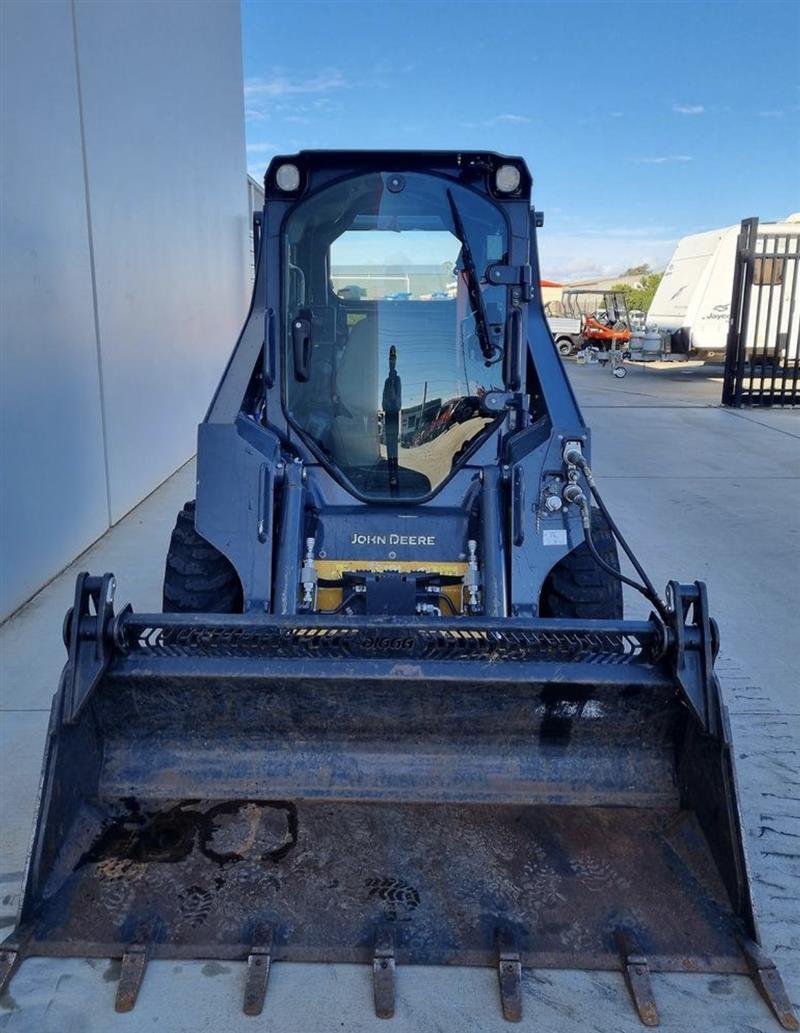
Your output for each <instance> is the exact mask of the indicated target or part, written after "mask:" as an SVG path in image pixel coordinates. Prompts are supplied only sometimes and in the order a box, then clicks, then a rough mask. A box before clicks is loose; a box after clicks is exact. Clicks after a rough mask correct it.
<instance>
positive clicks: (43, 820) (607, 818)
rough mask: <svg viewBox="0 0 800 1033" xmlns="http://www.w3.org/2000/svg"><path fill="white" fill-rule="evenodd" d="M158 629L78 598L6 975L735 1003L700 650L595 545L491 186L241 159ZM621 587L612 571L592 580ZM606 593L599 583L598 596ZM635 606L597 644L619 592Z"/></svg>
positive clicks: (581, 433) (92, 595) (523, 193)
mask: <svg viewBox="0 0 800 1033" xmlns="http://www.w3.org/2000/svg"><path fill="white" fill-rule="evenodd" d="M265 188H266V203H265V206H264V209H263V212H261V213H258V215H257V217H256V220H255V228H256V234H255V237H256V247H257V261H256V282H255V288H254V291H253V301H252V307H251V309H250V313H249V315H248V317H247V321H246V324H245V327H244V330H243V331H242V334H241V337H240V338H239V341H238V344H237V345H236V348H235V350H234V352H233V355H232V357H231V359H230V362H229V363H228V366H227V369H226V370H225V373H224V375H223V377H222V381H221V383H220V385H219V388H218V390H217V392H216V395H215V396H214V399H213V401H212V403H211V407H210V409H209V411H208V414H207V416H206V418H205V420H204V421H203V423H202V424H201V426H200V430H199V442H198V460H197V498H196V502H191V503H188V504H187V506H186V508H185V509H184V510H183V511H182V512H181V514H180V515H179V517H178V522H177V526H176V528H175V531H174V533H173V536H172V542H171V544H170V548H169V554H168V556H167V562H166V575H165V580H164V612H163V613H151V614H137V613H134V612H132V610H131V608H130V607H125V608H123V609H122V610H120V612H118V613H115V611H114V607H113V591H114V580H113V578H112V577H111V575H108V574H107V575H105V576H104V577H90V576H89V575H86V574H84V575H81V577H80V578H79V579H78V584H77V587H76V593H75V604H74V607H73V608H72V609H71V610H70V612H69V614H68V615H67V619H66V621H65V625H64V636H65V642H66V646H67V650H68V661H67V664H66V667H65V668H64V673H63V676H62V679H61V684H60V686H59V689H58V692H57V694H56V696H55V700H54V704H53V711H52V720H51V724H50V729H49V733H48V741H47V748H46V755H45V762H44V771H43V776H42V783H41V795H40V800H39V811H38V818H37V823H36V830H35V835H34V841H33V846H32V852H31V856H30V860H29V864H28V868H27V874H26V881H25V889H24V900H23V904H22V908H21V913H20V916H19V922H18V925H17V927H16V929H15V930H14V932H13V934H12V936H11V937H10V939H9V940H7V941H6V943H5V945H4V946H3V948H2V961H3V967H4V973H5V978H6V980H7V979H8V978H10V976H11V974H12V972H13V970H14V968H15V967H16V965H17V964H18V963H19V962H20V961H21V960H22V959H23V958H25V957H27V956H30V955H60V956H64V955H70V956H72V955H74V956H88V957H103V956H106V957H118V958H121V959H122V966H121V977H120V982H119V988H118V993H117V1008H118V1010H120V1011H124V1010H127V1009H129V1008H131V1007H132V1006H133V1004H134V1002H135V999H136V995H137V993H138V990H139V987H140V984H141V981H142V979H143V976H144V973H145V968H146V964H147V960H148V958H151V957H152V958H219V959H241V960H242V961H246V963H247V965H246V972H245V969H244V968H243V977H242V986H243V1000H244V1010H245V1011H246V1012H248V1013H251V1014H257V1013H258V1012H259V1011H260V1010H261V1008H262V1005H263V1003H264V997H265V992H266V988H267V976H268V972H269V967H270V963H271V962H281V961H319V962H360V963H364V964H366V965H370V966H372V973H373V977H372V978H373V983H374V1002H375V1009H376V1011H377V1014H378V1015H379V1016H384V1017H388V1016H390V1015H391V1014H392V1012H393V1009H394V998H395V982H396V980H397V981H400V982H402V966H403V965H418V964H427V965H445V964H459V965H488V966H494V967H496V969H497V971H498V975H499V1001H500V1004H501V1006H502V1010H503V1013H504V1014H505V1016H506V1018H508V1019H510V1020H515V1019H519V1018H520V1016H521V1013H522V1005H523V990H522V980H521V974H522V970H523V968H526V967H528V968H533V969H536V968H566V969H569V968H575V969H616V970H618V971H619V972H620V973H621V975H623V976H624V977H625V979H626V981H627V984H628V987H629V990H630V995H631V997H632V1000H633V1004H634V1006H635V1008H636V1010H637V1012H638V1014H639V1016H640V1018H641V1020H642V1022H644V1023H646V1024H647V1025H655V1024H657V1022H658V1012H657V1008H656V1002H655V999H654V996H653V991H652V987H651V981H650V973H651V972H653V971H656V972H664V971H669V972H683V971H686V972H724V973H737V972H741V973H750V974H751V975H752V976H753V977H754V978H755V980H756V982H757V984H758V986H759V988H760V990H761V992H762V994H763V995H764V997H765V999H766V1000H767V1002H768V1004H769V1005H770V1006H771V1008H772V1010H773V1012H774V1014H775V1015H776V1016H777V1018H778V1020H779V1021H780V1022H781V1023H782V1024H783V1026H784V1027H786V1028H787V1029H794V1028H797V1024H796V1021H795V1019H794V1016H793V1014H792V1010H791V1006H790V1004H789V1001H788V999H787V996H786V993H785V991H784V989H783V987H782V984H781V981H780V977H779V976H778V974H777V971H776V970H775V967H774V965H772V963H771V962H770V961H769V959H768V958H766V957H765V956H764V955H763V953H762V952H761V949H760V948H759V946H758V932H757V929H756V922H755V917H754V914H753V908H752V903H751V898H750V887H749V880H748V873H747V864H746V859H745V854H744V849H743V842H742V830H741V823H740V817H739V811H738V802H737V792H736V781H735V776H734V769H733V757H732V753H731V746H730V739H729V732H728V725H727V719H726V712H725V708H724V706H723V704H722V701H721V698H720V690H719V685H718V683H717V679H716V677H715V674H714V658H715V655H716V653H717V631H716V627H715V624H714V622H713V620H712V619H711V618H710V616H709V611H708V605H707V602H706V592H705V588H704V586H703V585H702V584H700V583H694V584H680V583H678V582H671V583H670V585H669V586H668V588H667V590H666V592H665V593H664V594H663V596H662V595H659V593H658V592H656V590H655V589H654V588H653V585H652V584H651V582H650V581H649V580H648V578H647V576H646V574H645V572H644V570H643V569H642V567H641V565H640V564H639V563H638V562H637V560H636V558H635V557H634V556H633V555H632V553H631V551H630V549H629V548H628V547H627V545H626V544H625V542H624V539H623V538H622V536H621V534H620V532H619V530H618V528H617V526H616V524H615V523H614V521H613V520H612V518H611V517H610V516H609V514H608V512H607V510H606V508H605V506H604V504H603V501H602V498H601V495H600V493H599V491H598V489H597V486H596V484H595V482H594V478H593V476H592V472H591V467H590V462H591V454H590V440H589V431H588V429H587V427H586V424H585V423H584V421H583V418H582V417H581V414H580V411H579V409H578V406H577V404H576V402H575V398H574V396H573V393H572V390H571V389H570V385H569V383H568V380H567V377H566V375H565V372H564V369H563V367H562V364H561V360H560V358H559V355H558V353H557V351H556V348H555V345H554V343H553V340H552V338H551V336H550V333H549V331H548V328H547V324H546V322H545V319H544V315H543V311H542V306H541V300H540V297H539V294H538V287H537V285H538V283H539V279H540V276H539V268H538V259H537V253H536V243H535V240H536V226H537V225H540V222H541V220H540V216H539V215H538V213H536V212H535V211H533V210H532V208H531V177H530V174H529V172H528V169H527V168H526V166H525V163H524V162H523V161H522V160H521V159H519V158H508V157H502V156H499V155H496V154H491V153H467V152H460V153H455V152H441V153H433V152H431V153H404V152H378V153H354V152H316V151H306V152H302V153H300V154H297V155H294V156H287V157H280V158H276V159H275V160H274V161H273V162H272V163H271V164H270V166H269V169H268V170H267V174H266V179H265ZM618 545H619V546H620V547H621V548H623V549H624V551H625V552H626V553H627V555H628V558H629V560H630V568H629V569H630V571H631V573H630V575H629V574H623V573H621V572H620V565H619V562H618V558H617V546H618ZM626 569H628V568H626ZM623 583H625V584H628V585H630V586H632V587H633V588H634V589H636V590H637V591H639V592H641V593H642V594H643V595H644V596H645V597H646V598H647V599H648V600H649V603H650V607H652V613H651V616H650V617H649V619H647V620H637V621H633V620H624V619H623V614H622V585H623Z"/></svg>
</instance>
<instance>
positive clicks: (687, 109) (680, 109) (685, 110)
mask: <svg viewBox="0 0 800 1033" xmlns="http://www.w3.org/2000/svg"><path fill="white" fill-rule="evenodd" d="M672 110H673V111H676V112H677V113H678V114H679V115H702V114H703V112H704V111H705V110H706V109H705V107H704V106H703V105H702V104H673V105H672Z"/></svg>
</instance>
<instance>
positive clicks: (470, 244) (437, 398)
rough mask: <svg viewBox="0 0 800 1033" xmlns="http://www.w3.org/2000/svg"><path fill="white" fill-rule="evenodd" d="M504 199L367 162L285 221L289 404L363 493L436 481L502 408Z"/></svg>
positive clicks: (298, 425)
mask: <svg viewBox="0 0 800 1033" xmlns="http://www.w3.org/2000/svg"><path fill="white" fill-rule="evenodd" d="M509 240H510V234H509V227H508V222H507V219H506V215H505V213H504V212H503V210H502V207H501V206H500V205H498V204H497V203H495V201H494V200H492V198H491V197H489V196H487V194H486V193H485V192H481V191H479V190H478V189H475V188H474V187H473V186H472V185H465V184H462V183H460V182H457V181H455V180H454V179H452V178H449V177H446V176H444V175H437V174H435V173H429V172H415V171H408V172H403V173H402V174H400V173H397V172H393V171H391V170H390V169H389V170H386V171H369V172H366V173H364V174H360V175H359V174H357V175H351V176H349V177H348V178H344V179H336V180H334V181H333V182H331V183H329V184H326V185H323V187H322V188H321V189H318V190H313V191H312V192H310V194H309V196H308V197H306V198H304V199H302V200H300V201H299V202H298V203H297V204H295V205H294V206H293V207H292V208H291V209H290V211H289V214H288V216H287V218H286V219H285V221H284V224H283V232H282V248H283V263H282V265H283V270H282V275H283V284H282V298H283V305H282V322H283V329H284V333H283V334H282V335H281V336H282V338H283V340H284V342H285V343H284V347H285V349H286V351H287V354H286V361H285V362H284V363H283V364H282V365H283V369H284V371H285V373H284V385H283V397H284V406H285V410H286V415H287V417H288V419H289V421H290V423H291V424H292V425H293V427H294V428H295V430H296V431H297V432H298V433H299V434H300V435H301V436H302V438H303V440H304V441H305V442H306V444H307V445H308V446H309V447H310V448H311V449H312V451H313V452H314V453H315V454H316V455H317V456H318V457H319V459H320V460H321V461H322V462H323V463H324V464H325V465H327V466H328V467H329V468H330V469H331V471H332V472H333V473H334V475H335V476H336V477H337V479H339V480H340V481H342V482H343V483H344V484H345V486H346V487H347V488H348V489H349V490H352V491H353V492H354V493H355V494H356V495H358V496H360V497H362V498H364V499H367V500H369V499H387V498H396V499H404V500H421V499H424V498H426V497H428V496H430V495H431V494H432V493H433V492H435V491H436V490H437V489H438V488H439V487H440V486H441V485H442V484H443V483H444V482H445V481H446V480H447V479H448V477H449V476H450V474H451V472H452V470H453V469H454V467H455V466H456V465H457V464H459V463H460V462H461V461H462V460H463V459H465V458H466V457H467V456H468V454H469V453H470V452H471V451H472V450H473V448H474V447H476V446H477V445H478V444H479V442H480V441H481V440H482V439H483V438H484V436H485V435H486V434H487V433H488V432H489V428H490V427H491V425H493V424H494V422H495V421H496V420H497V419H499V418H500V417H498V416H497V414H496V412H492V411H491V410H489V409H487V408H486V407H485V406H484V405H483V404H482V401H483V399H484V398H485V396H486V395H487V394H489V393H490V392H499V391H503V390H504V386H505V385H504V372H503V365H504V362H503V360H504V354H505V349H506V346H507V345H506V338H507V323H508V317H509V304H508V293H509V288H508V286H506V285H503V284H499V285H498V284H493V283H490V282H489V280H488V271H489V269H490V268H491V267H492V266H494V265H495V264H497V265H505V264H506V263H507V262H508V260H509V247H510V243H509Z"/></svg>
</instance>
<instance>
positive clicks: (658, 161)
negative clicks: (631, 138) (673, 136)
mask: <svg viewBox="0 0 800 1033" xmlns="http://www.w3.org/2000/svg"><path fill="white" fill-rule="evenodd" d="M691 160H692V158H691V155H689V154H663V155H659V156H658V157H655V158H632V159H631V161H635V162H636V163H637V164H639V165H666V164H667V163H668V162H676V161H677V162H683V161H691Z"/></svg>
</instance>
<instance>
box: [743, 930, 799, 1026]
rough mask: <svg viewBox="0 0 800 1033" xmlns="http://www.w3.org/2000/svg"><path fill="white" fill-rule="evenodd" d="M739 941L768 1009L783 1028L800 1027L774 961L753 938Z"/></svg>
mask: <svg viewBox="0 0 800 1033" xmlns="http://www.w3.org/2000/svg"><path fill="white" fill-rule="evenodd" d="M739 943H740V945H741V948H742V953H743V954H744V957H745V961H746V962H747V968H748V970H749V972H750V975H751V976H752V978H753V982H754V983H755V984H756V987H757V988H758V992H759V993H760V994H761V996H762V997H763V998H764V1000H765V1001H766V1002H767V1005H768V1006H769V1008H770V1011H772V1013H773V1014H774V1015H775V1018H776V1019H777V1020H778V1022H780V1024H781V1026H783V1028H784V1029H800V1022H798V1021H797V1016H796V1015H795V1013H794V1009H793V1008H792V1004H791V1001H790V1000H789V995H788V994H787V993H786V987H785V986H784V985H783V980H782V979H781V976H780V972H778V969H777V968H776V966H775V962H774V961H773V960H772V958H770V957H768V956H767V955H766V954H765V953H764V951H763V950H762V949H761V947H759V945H758V944H757V943H755V942H754V941H753V940H747V939H744V938H742V939H740V940H739Z"/></svg>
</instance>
